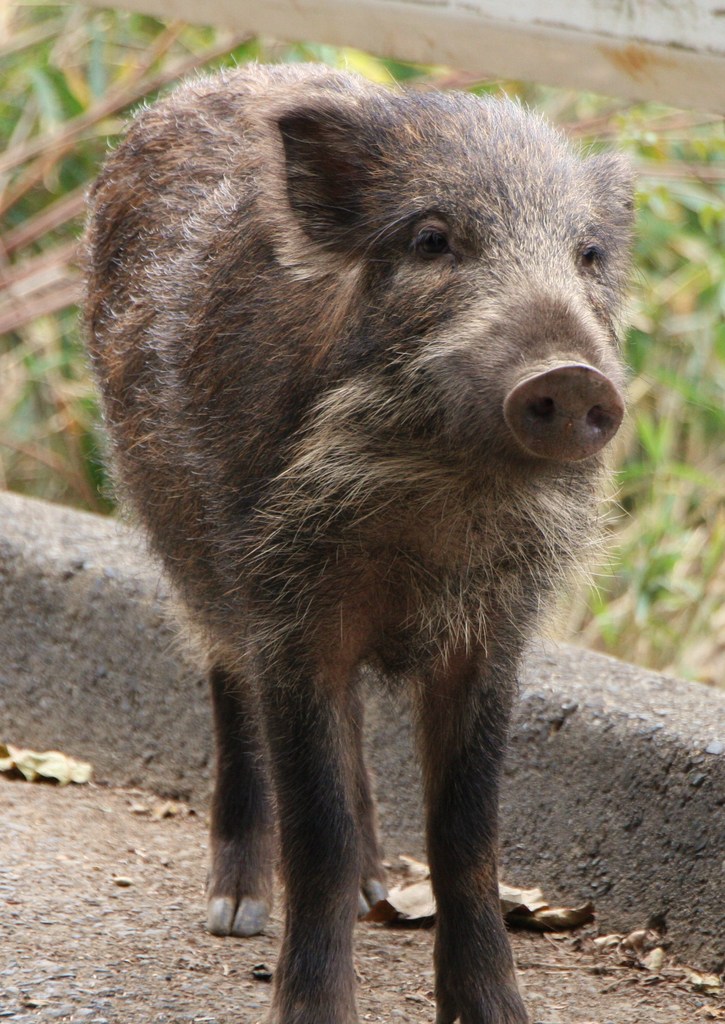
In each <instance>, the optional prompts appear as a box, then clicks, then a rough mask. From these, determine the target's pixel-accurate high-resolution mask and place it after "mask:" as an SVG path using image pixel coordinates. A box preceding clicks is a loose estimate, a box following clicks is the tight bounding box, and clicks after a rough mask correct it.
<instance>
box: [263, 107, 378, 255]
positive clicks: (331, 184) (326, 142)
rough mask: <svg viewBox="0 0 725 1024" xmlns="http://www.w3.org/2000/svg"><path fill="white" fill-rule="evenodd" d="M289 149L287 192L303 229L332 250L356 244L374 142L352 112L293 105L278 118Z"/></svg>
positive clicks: (286, 165) (349, 247)
mask: <svg viewBox="0 0 725 1024" xmlns="http://www.w3.org/2000/svg"><path fill="white" fill-rule="evenodd" d="M277 125H278V127H279V132H280V134H281V136H282V143H283V145H284V154H285V175H286V185H287V197H288V199H289V203H290V206H291V207H292V210H293V211H294V213H296V214H297V216H298V217H299V218H300V220H301V222H302V228H303V230H304V231H305V233H306V234H307V235H308V236H309V237H310V238H312V239H313V240H314V241H316V242H318V243H319V244H321V245H323V246H325V247H326V248H329V249H334V250H338V251H339V250H348V251H349V250H350V249H352V248H354V247H355V240H356V234H355V231H354V228H355V225H356V224H357V223H358V222H359V221H360V220H361V219H362V217H363V197H364V195H365V191H366V186H367V185H369V179H370V161H371V153H370V148H369V147H366V143H365V139H364V131H363V130H362V126H361V125H359V124H355V121H354V113H353V111H350V112H349V113H348V112H347V111H341V110H339V109H337V108H331V107H327V108H320V107H309V108H301V109H296V110H291V111H288V112H286V113H285V114H283V115H282V116H281V117H280V118H279V119H278V121H277ZM357 237H359V236H357Z"/></svg>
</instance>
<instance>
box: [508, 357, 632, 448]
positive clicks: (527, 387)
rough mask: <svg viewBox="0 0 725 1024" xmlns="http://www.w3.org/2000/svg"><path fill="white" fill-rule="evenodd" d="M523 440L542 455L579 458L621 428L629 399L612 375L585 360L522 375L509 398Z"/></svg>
mask: <svg viewBox="0 0 725 1024" xmlns="http://www.w3.org/2000/svg"><path fill="white" fill-rule="evenodd" d="M503 412H504V418H505V420H506V423H507V424H508V426H509V429H510V430H511V431H512V433H513V434H514V436H515V438H516V440H517V441H518V442H519V444H520V445H521V446H522V447H523V448H524V449H525V450H526V451H527V452H530V453H531V454H532V455H538V456H539V457H540V458H543V459H560V460H561V461H563V462H577V461H579V460H580V459H587V458H589V456H591V455H594V454H596V452H598V451H600V449H602V448H603V447H604V446H605V445H606V444H607V443H608V442H609V441H610V440H611V439H612V438H613V437H614V435H615V434H616V433H617V430H618V429H619V425H620V423H621V422H622V417H623V416H624V401H623V399H622V396H621V395H620V393H619V391H618V390H617V388H616V387H615V385H614V384H613V383H612V382H611V380H610V379H609V378H608V377H607V376H605V374H603V373H601V372H600V371H599V370H596V369H595V368H594V367H593V366H588V365H587V364H586V363H558V364H556V365H555V366H551V367H548V368H547V369H544V370H543V371H540V372H538V373H535V374H532V375H531V376H528V377H525V378H524V379H523V380H520V381H519V382H518V383H517V384H516V385H515V386H514V387H513V388H512V389H511V390H510V391H509V393H508V395H507V396H506V399H505V401H504V407H503Z"/></svg>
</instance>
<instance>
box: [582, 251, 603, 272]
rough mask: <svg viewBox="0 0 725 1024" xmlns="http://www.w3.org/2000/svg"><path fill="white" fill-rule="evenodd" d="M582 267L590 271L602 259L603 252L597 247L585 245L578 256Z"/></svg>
mask: <svg viewBox="0 0 725 1024" xmlns="http://www.w3.org/2000/svg"><path fill="white" fill-rule="evenodd" d="M579 259H580V262H581V265H582V267H584V268H585V269H586V270H590V269H592V268H594V267H596V266H597V265H598V264H600V263H601V262H602V260H603V259H604V250H603V249H601V248H600V247H599V246H598V245H587V246H585V248H584V249H582V251H581V254H580V256H579Z"/></svg>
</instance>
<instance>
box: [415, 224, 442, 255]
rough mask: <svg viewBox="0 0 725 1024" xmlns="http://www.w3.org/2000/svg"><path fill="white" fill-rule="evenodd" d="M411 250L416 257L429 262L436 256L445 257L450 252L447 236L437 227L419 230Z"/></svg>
mask: <svg viewBox="0 0 725 1024" xmlns="http://www.w3.org/2000/svg"><path fill="white" fill-rule="evenodd" d="M413 248H414V250H415V252H416V254H417V255H418V256H422V257H423V258H424V259H429V260H430V259H435V257H436V256H445V254H446V253H449V252H450V251H451V248H450V246H449V244H448V235H447V234H446V233H445V231H444V230H443V229H442V228H439V227H426V228H421V229H420V231H419V232H418V234H417V235H416V238H415V242H414V243H413Z"/></svg>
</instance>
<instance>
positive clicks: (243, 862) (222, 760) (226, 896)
mask: <svg viewBox="0 0 725 1024" xmlns="http://www.w3.org/2000/svg"><path fill="white" fill-rule="evenodd" d="M209 683H210V686H211V697H212V709H213V712H214V732H215V746H216V778H215V783H214V797H213V801H212V812H211V835H210V845H211V868H210V871H209V880H208V884H207V899H208V908H207V928H208V930H209V931H210V932H211V933H212V934H213V935H239V936H243V935H256V934H257V932H260V931H261V930H262V929H263V928H264V926H265V924H266V923H267V918H268V917H269V911H270V907H271V904H272V878H273V869H274V837H273V813H272V801H271V796H270V792H269V780H268V778H267V766H266V758H265V755H264V748H263V744H262V739H261V736H260V730H259V721H258V714H257V710H256V706H255V704H256V702H255V699H254V695H253V691H252V688H251V687H250V686H249V685H248V683H247V681H246V680H244V679H243V678H241V677H240V676H239V675H234V674H232V673H230V672H227V671H226V670H225V669H223V668H221V667H220V666H214V667H213V668H212V669H211V672H210V673H209Z"/></svg>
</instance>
